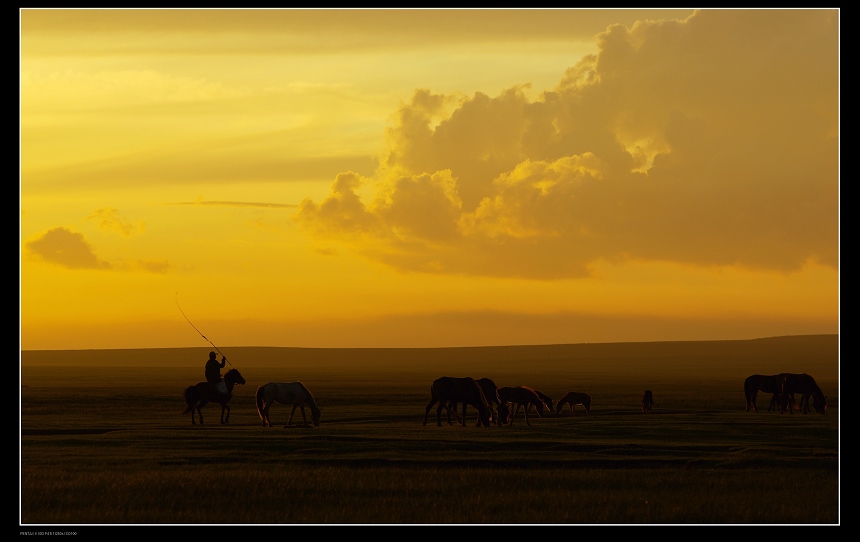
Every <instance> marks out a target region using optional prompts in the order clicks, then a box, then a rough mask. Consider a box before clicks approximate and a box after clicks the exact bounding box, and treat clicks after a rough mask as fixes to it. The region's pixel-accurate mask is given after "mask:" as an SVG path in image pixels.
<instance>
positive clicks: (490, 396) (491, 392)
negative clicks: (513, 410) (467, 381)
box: [448, 378, 508, 425]
mask: <svg viewBox="0 0 860 542" xmlns="http://www.w3.org/2000/svg"><path fill="white" fill-rule="evenodd" d="M476 382H477V383H478V386H480V387H481V391H482V392H484V397H485V398H486V399H487V406H488V407H490V415H491V417H492V420H493V421H495V422H496V423H498V424H499V425H504V423H505V422H504V420H506V419H507V418H508V409H507V405H502V400H501V399H499V388H498V387H497V386H496V383H495V382H493V381H492V380H491V379H489V378H479V379H478V380H476ZM449 406H450V407H451V410H453V411H454V412H457V401H452V402H451V404H450V405H449ZM465 416H466V410H465V408H464V409H463V417H465ZM464 422H465V420H464ZM448 425H451V415H450V414H448ZM478 425H481V420H480V419H478Z"/></svg>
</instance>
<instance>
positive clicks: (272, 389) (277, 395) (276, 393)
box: [257, 382, 322, 427]
mask: <svg viewBox="0 0 860 542" xmlns="http://www.w3.org/2000/svg"><path fill="white" fill-rule="evenodd" d="M273 403H280V404H282V405H293V410H292V411H291V412H290V419H289V420H288V421H287V425H285V426H284V427H291V425H292V422H293V414H295V413H296V408H301V409H302V419H303V420H304V421H305V427H307V426H308V419H307V418H306V417H305V405H307V406H308V407H310V409H311V420H312V421H313V424H314V427H319V425H320V411H321V410H322V409H320V408H319V407H317V404H316V401H314V396H313V395H311V392H310V391H308V389H307V388H306V387H305V385H304V384H302V383H301V382H269V383H268V384H264V385H262V386H260V387H259V388H257V412H258V413H259V414H260V419H261V420H263V427H272V422H271V420H269V409H270V408H271V407H272V404H273Z"/></svg>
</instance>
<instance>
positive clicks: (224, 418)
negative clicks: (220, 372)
mask: <svg viewBox="0 0 860 542" xmlns="http://www.w3.org/2000/svg"><path fill="white" fill-rule="evenodd" d="M224 383H225V384H226V385H227V393H226V394H223V393H220V392H219V391H218V390H217V389H215V384H212V383H211V382H198V383H197V384H195V385H194V386H188V387H187V388H185V392H184V393H183V396H184V397H185V405H186V407H185V410H184V411H182V413H183V414H188V413H189V412H190V413H191V424H192V425H197V422H195V421H194V411H195V410H197V414H198V415H199V416H200V425H203V412H202V411H201V410H200V409H201V408H203V407H204V406H205V405H206V404H207V403H209V402H212V403H218V404H219V405H221V423H222V424H225V423H227V422H229V421H230V405H228V404H227V402H228V401H229V400H230V397H232V396H233V386H235V385H236V384H242V385H244V384H245V378H244V377H243V376H242V374H241V373H239V370H238V369H230V370H229V371H227V373H225V374H224ZM225 413H226V415H225Z"/></svg>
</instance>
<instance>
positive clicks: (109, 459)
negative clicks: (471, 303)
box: [20, 368, 839, 525]
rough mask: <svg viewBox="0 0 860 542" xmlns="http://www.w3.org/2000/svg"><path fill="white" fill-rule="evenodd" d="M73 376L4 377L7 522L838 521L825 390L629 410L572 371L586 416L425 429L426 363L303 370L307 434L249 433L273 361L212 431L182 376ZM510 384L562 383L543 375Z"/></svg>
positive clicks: (680, 393) (726, 396) (691, 397)
mask: <svg viewBox="0 0 860 542" xmlns="http://www.w3.org/2000/svg"><path fill="white" fill-rule="evenodd" d="M74 371H75V369H74V368H72V369H68V370H58V369H57V368H50V369H47V368H42V369H39V368H28V369H27V370H26V371H25V372H24V377H23V378H22V383H23V384H24V385H25V387H23V388H22V396H21V486H20V490H21V509H20V519H21V523H22V525H45V524H55V525H120V524H160V525H174V524H183V525H184V524H189V525H192V524H193V525H210V524H242V525H259V524H566V523H570V524H600V525H608V524H838V523H839V418H838V398H837V397H836V394H835V391H836V388H837V386H836V385H835V383H833V382H826V383H821V384H822V387H823V388H825V390H826V391H827V390H828V389H829V390H833V392H832V393H830V394H829V395H830V397H829V399H828V400H829V403H830V408H829V409H828V413H827V415H824V416H821V415H818V414H808V415H802V414H794V415H789V414H787V413H786V414H779V413H768V412H763V411H760V412H758V413H752V412H749V413H747V412H745V411H744V398H743V392H742V382H743V379H742V378H741V379H740V381H737V380H738V379H737V378H726V379H723V380H715V379H711V380H710V381H708V382H698V381H696V380H691V379H687V378H683V379H672V378H669V377H663V378H660V379H657V380H653V381H652V382H651V383H649V386H650V387H651V388H652V389H653V390H654V398H655V401H656V402H657V403H656V405H655V407H654V413H653V414H652V415H644V414H642V413H641V412H640V410H639V404H638V399H639V396H640V395H641V391H642V389H643V386H642V384H643V383H642V382H640V381H638V380H636V379H631V381H630V382H622V383H619V381H618V380H617V378H616V377H610V376H605V377H601V376H600V375H591V376H590V377H589V379H588V381H587V382H584V384H583V388H582V390H581V391H587V392H588V393H589V394H591V395H592V398H593V405H592V411H591V415H590V416H586V415H585V413H584V411H582V410H581V407H579V408H577V411H576V415H575V416H573V417H569V416H567V415H563V416H560V417H555V416H547V417H544V418H538V417H537V416H533V417H532V419H531V423H532V425H531V426H527V425H526V423H525V421H524V419H523V418H522V414H520V417H519V418H517V419H516V420H515V421H514V424H513V425H512V426H506V427H490V428H477V427H474V423H475V412H474V410H473V409H470V410H469V411H468V417H469V420H470V421H469V424H468V426H467V427H459V426H448V425H446V424H445V422H444V419H445V416H444V412H443V427H437V426H436V420H435V408H434V409H433V410H432V411H431V412H430V416H429V420H428V423H427V425H426V426H424V425H423V424H422V422H423V420H424V412H425V406H426V404H427V402H428V401H429V383H430V382H431V381H432V380H433V377H432V376H431V375H429V374H428V375H410V376H408V377H400V376H398V375H396V374H395V375H390V377H389V378H384V375H383V377H382V378H380V380H379V381H378V382H368V381H358V380H352V381H351V380H349V379H342V378H339V379H330V378H327V377H325V376H324V375H322V374H320V375H319V377H318V378H316V379H312V380H311V379H303V381H304V382H305V384H306V385H308V387H309V388H310V389H311V391H312V392H313V393H314V395H315V397H316V399H317V402H318V403H319V405H320V406H321V407H322V409H323V410H322V423H321V425H320V427H318V428H303V427H298V428H289V429H287V428H284V427H283V426H284V425H285V424H286V421H287V417H288V416H289V408H288V407H283V406H281V405H275V406H274V407H273V408H272V411H271V416H272V420H273V423H274V425H275V426H274V427H271V428H263V427H261V426H260V419H259V417H258V415H257V412H256V409H255V406H254V402H253V392H254V390H255V389H256V384H259V383H264V382H266V381H269V380H273V379H276V378H277V377H276V375H275V373H276V372H277V371H276V370H275V369H265V370H263V369H261V370H259V371H257V374H254V377H253V378H251V377H250V375H248V374H246V378H247V379H248V382H249V385H247V386H245V387H242V388H237V389H236V391H235V395H234V398H233V400H232V401H231V405H232V409H233V410H232V414H231V418H230V421H231V423H230V424H228V425H226V426H222V425H220V424H219V423H218V418H219V414H220V410H219V408H218V407H217V406H212V405H209V406H207V407H204V417H205V420H206V422H207V423H206V425H204V426H200V425H197V426H192V425H191V419H190V415H188V414H185V415H183V414H181V411H182V409H183V408H184V404H183V402H182V399H181V390H182V389H184V387H185V386H186V385H188V384H191V383H193V382H196V380H195V378H196V376H194V375H196V372H201V373H202V369H200V370H199V371H189V370H187V369H176V370H166V369H165V370H163V371H162V373H161V375H160V376H159V377H158V378H154V377H150V379H149V380H146V381H142V382H136V381H129V380H128V379H127V378H125V376H124V374H123V376H121V377H118V376H116V375H114V376H112V373H111V369H110V368H101V369H100V370H99V374H100V375H101V380H100V381H99V380H98V379H94V378H92V375H91V373H90V372H88V371H87V372H86V373H87V375H88V377H87V379H86V381H81V382H78V383H76V381H75V379H74V378H73V376H70V375H73V373H74ZM58 372H60V373H62V374H57V373H58ZM186 373H188V374H186ZM245 373H246V372H245V371H243V374H245ZM150 374H151V372H150ZM479 376H480V375H479ZM515 378H516V375H513V374H509V375H502V377H495V378H494V380H496V382H497V384H499V385H510V384H509V382H516V380H515ZM197 380H199V378H197ZM529 384H531V385H532V386H534V387H536V388H538V389H542V390H543V391H545V392H547V393H550V395H553V394H555V396H556V397H558V396H560V395H561V394H562V391H561V390H559V389H554V388H557V387H558V379H557V378H556V377H555V376H554V375H550V376H547V377H546V378H544V379H541V378H536V379H535V380H532V381H530V382H529ZM565 387H569V386H565ZM565 391H569V390H565ZM759 403H763V404H764V407H765V409H766V407H767V405H766V402H765V401H763V400H762V399H761V398H760V400H759ZM297 416H298V420H299V422H301V416H300V414H298V413H297ZM293 422H294V423H295V422H296V420H295V419H294V420H293Z"/></svg>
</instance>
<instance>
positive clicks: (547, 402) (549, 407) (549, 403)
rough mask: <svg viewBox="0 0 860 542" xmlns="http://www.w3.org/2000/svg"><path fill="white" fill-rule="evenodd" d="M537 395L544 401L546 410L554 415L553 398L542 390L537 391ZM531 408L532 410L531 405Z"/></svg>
mask: <svg viewBox="0 0 860 542" xmlns="http://www.w3.org/2000/svg"><path fill="white" fill-rule="evenodd" d="M535 393H536V394H538V397H540V399H541V401H543V406H544V408H545V409H547V410H548V411H549V412H550V413H552V411H553V407H552V405H553V403H552V398H551V397H550V396H549V395H547V394H545V393H543V392H541V391H540V390H535ZM529 408H531V404H529Z"/></svg>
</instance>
